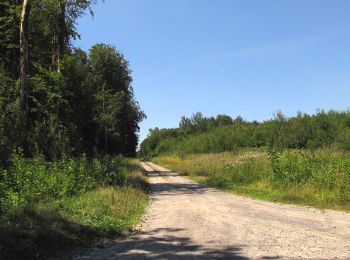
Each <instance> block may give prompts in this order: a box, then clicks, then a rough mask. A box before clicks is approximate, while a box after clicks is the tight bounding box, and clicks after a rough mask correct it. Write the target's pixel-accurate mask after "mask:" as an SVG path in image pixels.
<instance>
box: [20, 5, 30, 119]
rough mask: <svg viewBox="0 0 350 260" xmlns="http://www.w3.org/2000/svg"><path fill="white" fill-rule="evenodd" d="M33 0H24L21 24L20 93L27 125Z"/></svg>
mask: <svg viewBox="0 0 350 260" xmlns="http://www.w3.org/2000/svg"><path fill="white" fill-rule="evenodd" d="M30 5H31V0H23V2H22V12H21V22H20V74H19V80H20V92H21V108H22V110H23V112H24V123H25V125H26V124H27V120H28V113H29V105H28V75H27V74H28V34H29V15H30Z"/></svg>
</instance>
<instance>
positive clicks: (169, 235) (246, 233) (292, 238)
mask: <svg viewBox="0 0 350 260" xmlns="http://www.w3.org/2000/svg"><path fill="white" fill-rule="evenodd" d="M143 165H144V168H145V171H146V172H147V174H148V175H149V176H150V182H151V189H152V192H151V204H150V206H149V209H148V213H147V215H146V217H145V220H144V222H143V224H142V225H140V226H139V227H138V228H137V231H136V232H135V233H134V234H133V235H131V236H130V237H128V238H127V239H120V240H116V241H115V242H114V243H113V244H111V245H110V246H109V247H107V248H103V249H97V248H96V249H94V250H92V251H91V252H90V253H89V254H88V255H86V256H83V257H80V258H77V259H125V258H132V259H140V258H141V259H144V258H146V259H147V258H164V259H177V258H185V259H193V258H204V259H212V258H228V259H249V258H255V259H280V258H282V259H288V258H298V259H300V258H313V259H331V258H338V259H350V214H348V213H342V212H336V211H321V210H317V209H312V208H304V207H297V206H290V205H280V204H276V203H270V202H264V201H259V200H253V199H250V198H245V197H241V196H235V195H232V194H228V193H225V192H221V191H218V190H215V189H212V188H206V187H203V186H200V185H198V184H196V183H194V182H192V181H190V180H189V179H187V178H185V177H180V176H177V175H176V174H174V173H171V172H169V171H167V170H166V169H164V168H162V167H158V166H155V165H152V164H148V165H146V164H143ZM151 167H152V168H154V169H155V170H157V171H160V172H155V171H153V169H152V168H151Z"/></svg>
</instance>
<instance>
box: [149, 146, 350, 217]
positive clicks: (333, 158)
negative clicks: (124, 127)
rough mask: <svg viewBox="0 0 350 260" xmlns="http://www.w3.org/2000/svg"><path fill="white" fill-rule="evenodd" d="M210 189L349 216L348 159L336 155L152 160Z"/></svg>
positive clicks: (252, 153) (244, 153)
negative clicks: (334, 210)
mask: <svg viewBox="0 0 350 260" xmlns="http://www.w3.org/2000/svg"><path fill="white" fill-rule="evenodd" d="M153 161H154V162H155V163H158V164H160V165H163V166H165V167H168V168H170V169H172V170H173V171H176V172H178V173H180V174H183V175H187V176H188V177H190V178H191V179H193V180H195V181H197V182H199V183H201V184H204V185H207V186H211V187H216V188H219V189H222V190H225V191H229V192H233V193H235V194H240V195H246V196H250V197H253V198H258V199H263V200H268V201H276V202H283V203H291V204H299V205H305V206H313V207H317V208H322V209H325V208H329V209H337V210H345V211H350V153H348V152H341V151H335V150H330V149H328V150H317V151H298V150H289V151H284V152H282V153H268V152H267V151H266V150H264V149H251V150H247V149H245V150H241V151H237V152H234V153H230V152H225V153H218V154H199V155H182V156H180V157H179V156H161V157H157V158H155V159H154V160H153Z"/></svg>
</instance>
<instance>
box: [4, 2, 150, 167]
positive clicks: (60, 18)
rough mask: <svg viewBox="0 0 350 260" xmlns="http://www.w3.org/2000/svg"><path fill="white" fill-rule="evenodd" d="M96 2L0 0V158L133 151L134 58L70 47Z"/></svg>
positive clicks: (137, 115) (101, 47)
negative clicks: (16, 154) (20, 154)
mask: <svg viewBox="0 0 350 260" xmlns="http://www.w3.org/2000/svg"><path fill="white" fill-rule="evenodd" d="M94 3H96V1H95V0H79V1H68V0H59V1H57V0H43V1H35V0H34V1H30V0H28V1H18V0H17V1H13V0H11V1H10V0H8V1H1V3H0V17H1V19H0V97H1V99H0V111H1V113H0V156H1V163H2V165H5V164H6V163H7V162H8V160H9V155H10V154H11V153H12V152H13V151H14V150H16V149H17V150H18V149H19V148H21V149H22V151H23V153H24V155H25V156H27V157H32V156H34V155H36V154H43V155H44V156H45V157H46V158H47V159H49V160H53V159H58V158H61V157H62V155H63V154H65V155H74V156H76V155H80V154H82V153H86V154H88V155H93V154H100V153H103V154H123V155H131V156H132V155H134V154H135V150H136V146H137V143H138V136H137V132H138V130H139V127H138V123H139V122H140V121H141V120H142V119H143V118H144V117H145V115H144V113H143V112H142V111H141V110H140V108H139V106H138V103H137V102H136V101H135V99H134V94H133V89H132V86H131V82H132V76H131V70H130V68H129V64H128V61H127V60H126V59H125V58H124V56H123V54H121V53H120V52H118V51H117V50H116V49H115V47H113V46H110V45H107V44H96V45H95V46H92V47H91V49H90V50H89V52H88V53H86V52H84V51H83V50H81V49H77V48H74V47H73V46H72V40H74V39H77V38H79V37H80V35H79V33H78V32H77V30H76V22H77V19H78V18H79V17H80V16H82V15H83V14H84V13H85V12H86V11H88V10H90V12H91V13H92V10H91V6H92V5H93V4H94Z"/></svg>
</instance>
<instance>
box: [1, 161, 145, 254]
mask: <svg viewBox="0 0 350 260" xmlns="http://www.w3.org/2000/svg"><path fill="white" fill-rule="evenodd" d="M123 160H124V159H123ZM105 162H106V161H105ZM108 162H109V163H110V164H111V165H109V166H106V165H105V164H99V165H100V166H96V167H95V168H94V169H98V168H99V167H103V168H106V167H107V168H106V169H110V170H114V171H107V170H106V171H105V172H106V174H107V176H106V177H105V180H106V181H104V179H103V178H102V176H101V177H96V178H95V179H92V178H90V181H88V183H91V182H92V180H93V183H92V184H91V186H90V188H89V189H85V187H84V189H83V190H79V191H76V190H74V189H72V191H75V194H74V193H73V195H70V196H69V195H64V196H46V195H45V194H46V190H44V191H45V193H41V197H40V198H41V199H40V200H38V198H39V197H38V195H35V197H34V198H35V199H33V200H29V201H28V202H26V203H7V204H6V205H5V206H6V207H5V206H3V209H6V211H3V212H2V214H0V256H1V257H0V258H1V259H38V258H39V259H47V258H50V257H55V256H56V257H57V256H59V257H63V256H66V257H67V258H69V256H70V254H71V253H72V252H73V251H74V252H75V250H81V249H84V248H86V247H91V246H93V245H95V244H96V243H99V242H100V241H101V240H105V239H109V238H115V237H116V236H118V235H120V234H122V232H123V231H126V230H129V229H131V228H132V227H133V226H134V225H135V224H136V223H137V222H138V221H139V220H140V218H141V216H142V214H143V213H144V211H145V209H146V206H147V204H148V196H147V191H148V182H147V179H146V177H145V176H143V175H142V173H141V172H140V171H139V168H138V165H137V163H136V162H135V161H130V160H129V161H127V160H124V161H121V160H117V161H108ZM96 163H98V162H96ZM28 164H29V162H28ZM36 164H37V165H36V166H35V167H36V168H38V167H37V166H39V163H38V162H36ZM21 165H24V166H25V167H20V168H21V169H22V170H23V171H22V172H23V173H21V174H22V175H23V176H28V174H25V173H27V172H28V171H29V170H28V167H29V166H27V163H25V164H24V163H21ZM73 165H75V164H73ZM79 165H82V164H81V163H80V164H79ZM83 165H84V166H85V165H86V163H85V162H84V164H83ZM35 167H34V166H33V167H32V168H29V169H30V170H31V171H30V174H31V175H30V176H34V175H33V174H34V170H35V169H36V168H35ZM42 167H45V166H42ZM51 167H53V166H52V165H51ZM67 167H69V165H68V166H67ZM17 168H19V167H17ZM17 168H16V169H17ZM39 168H40V167H39ZM13 169H14V168H13ZM13 169H12V171H13ZM43 169H44V168H42V171H44V170H43ZM45 169H48V168H45ZM61 169H65V167H63V168H61ZM74 169H75V172H76V173H74V172H73V170H74ZM79 169H80V171H77V170H79ZM83 169H87V168H85V167H84V168H83ZM71 171H72V175H73V176H76V175H77V174H78V176H79V178H80V176H81V175H82V176H83V175H84V172H82V169H81V167H75V168H72V170H71ZM89 171H90V172H89V174H87V175H86V177H87V178H88V177H89V176H92V174H94V173H92V172H91V169H90V170H89ZM18 172H19V171H17V174H19V173H18ZM101 173H102V170H101V172H100V174H101ZM51 174H55V175H57V174H59V171H58V170H57V171H53V172H52V173H51ZM95 174H96V173H95ZM108 174H109V175H108ZM121 174H122V176H123V178H124V179H123V181H122V182H120V178H119V176H120V175H121ZM41 175H44V176H47V175H49V171H48V170H45V172H44V173H41ZM61 175H62V177H65V176H67V173H65V172H61ZM82 176H81V177H82ZM115 176H117V177H115ZM52 178H55V179H57V178H58V177H54V176H53V177H52ZM111 179H114V181H111ZM40 180H41V179H39V178H37V179H32V180H26V181H25V182H24V183H25V184H26V185H28V186H29V185H30V186H32V187H35V188H36V187H42V184H40ZM96 180H97V181H96ZM115 180H117V182H115ZM33 182H35V185H34V184H32V183H33ZM10 184H11V183H10ZM10 184H8V185H7V187H8V186H9V185H10ZM15 184H16V185H17V186H18V184H17V182H16V183H15ZM67 184H68V183H67ZM75 185H77V184H75ZM89 185H90V184H89ZM30 186H29V187H30ZM5 187H6V186H5ZM12 187H16V186H15V185H12ZM18 187H19V188H21V187H22V186H18ZM58 187H60V188H61V187H64V186H62V185H61V186H58ZM44 188H45V187H44ZM87 188H88V187H87ZM51 189H52V188H51ZM8 190H10V189H8ZM13 190H14V191H17V193H14V194H15V195H16V196H15V198H21V196H25V198H28V196H29V195H30V192H29V191H30V189H29V188H26V189H25V192H24V191H23V190H24V189H23V188H22V189H17V190H15V189H13ZM33 190H35V191H36V190H39V189H38V188H36V189H33ZM58 191H60V190H59V189H58ZM6 194H7V195H8V194H11V193H9V192H7V193H6ZM43 195H45V196H43ZM8 196H9V195H8ZM9 199H10V198H8V199H7V200H3V201H6V202H7V201H9ZM10 201H11V200H10ZM15 201H16V200H15Z"/></svg>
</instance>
